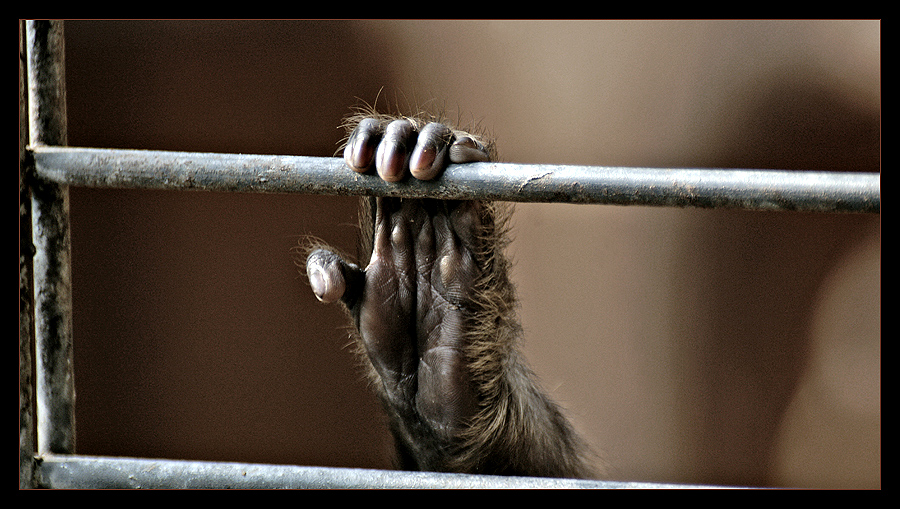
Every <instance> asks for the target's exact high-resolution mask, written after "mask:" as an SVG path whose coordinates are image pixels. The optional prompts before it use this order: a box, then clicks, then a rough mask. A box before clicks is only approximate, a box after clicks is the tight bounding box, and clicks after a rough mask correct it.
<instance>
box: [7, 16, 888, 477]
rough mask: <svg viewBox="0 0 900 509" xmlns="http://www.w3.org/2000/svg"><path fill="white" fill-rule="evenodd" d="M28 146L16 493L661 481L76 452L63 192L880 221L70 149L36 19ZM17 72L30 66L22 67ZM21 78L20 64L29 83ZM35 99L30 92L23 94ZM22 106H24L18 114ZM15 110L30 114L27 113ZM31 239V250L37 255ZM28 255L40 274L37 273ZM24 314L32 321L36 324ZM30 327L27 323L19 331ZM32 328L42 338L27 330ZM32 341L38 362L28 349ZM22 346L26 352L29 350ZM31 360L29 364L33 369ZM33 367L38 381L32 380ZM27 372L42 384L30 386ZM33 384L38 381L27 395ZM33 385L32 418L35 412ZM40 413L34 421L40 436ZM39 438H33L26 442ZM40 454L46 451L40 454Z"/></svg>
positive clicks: (848, 194)
mask: <svg viewBox="0 0 900 509" xmlns="http://www.w3.org/2000/svg"><path fill="white" fill-rule="evenodd" d="M24 32H25V33H26V37H25V41H24V42H23V45H24V46H25V49H24V53H25V54H26V55H27V58H26V59H25V62H24V67H25V68H26V69H25V71H24V74H25V76H24V77H20V79H21V80H23V81H25V82H27V86H22V85H20V101H24V100H26V99H27V101H28V102H27V104H28V112H27V117H28V121H29V122H28V125H29V129H28V135H29V138H30V139H29V140H28V142H27V145H28V146H27V148H26V147H25V144H26V143H25V142H23V141H20V164H21V169H20V189H21V190H22V191H21V193H20V194H21V196H22V197H24V198H20V200H21V199H24V200H26V201H28V202H29V203H28V204H26V203H24V202H23V203H22V204H21V205H23V208H21V210H22V212H21V213H22V215H23V217H24V216H27V215H30V216H31V219H32V221H31V223H30V224H31V232H30V233H31V237H28V236H27V235H26V233H23V236H22V238H21V239H20V256H21V260H23V261H22V262H21V266H20V267H24V268H20V276H21V281H22V282H21V283H20V286H21V288H31V287H32V286H33V288H34V291H33V294H32V296H33V303H30V302H26V301H28V300H29V297H28V295H26V294H27V293H28V292H20V293H23V295H24V296H23V297H22V302H21V303H20V310H24V312H27V313H32V312H33V316H26V317H24V321H23V318H21V317H20V393H19V394H20V415H21V418H20V487H47V488H87V487H115V488H153V487H159V488H195V487H210V488H225V487H238V488H275V487H280V488H291V487H293V488H301V487H306V488H462V487H467V488H531V487H540V488H651V487H666V488H669V487H676V486H673V485H665V484H663V485H660V484H652V483H621V482H603V481H577V480H564V479H534V478H509V477H495V476H477V475H460V474H436V473H427V472H416V473H412V472H388V471H378V470H362V469H339V468H320V467H295V466H277V465H251V464H240V463H212V462H196V461H172V460H152V459H132V458H101V457H86V456H75V455H74V452H75V451H74V450H75V421H74V373H73V369H72V330H71V283H70V274H69V265H70V261H69V249H70V240H69V218H68V186H73V185H75V186H90V187H116V188H139V189H184V190H188V189H197V190H210V191H234V192H268V193H308V194H332V195H378V196H405V197H432V198H439V199H488V200H504V201H518V202H564V203H597V204H619V205H629V204H631V205H655V206H674V207H706V208H744V209H756V210H791V211H818V212H864V213H880V211H881V196H880V175H879V174H877V173H874V174H858V173H825V172H787V171H765V170H721V169H652V168H610V167H587V166H558V165H516V164H501V163H477V164H469V165H457V166H452V167H450V168H449V169H448V170H447V171H446V172H445V174H444V175H443V177H442V178H441V179H439V180H437V181H434V182H420V181H416V180H414V179H409V180H407V181H405V182H401V183H397V184H386V183H384V182H382V181H381V180H380V179H378V178H377V177H374V176H364V175H358V174H355V173H353V172H350V171H347V169H346V168H345V167H344V165H343V162H342V161H341V160H340V159H337V158H316V157H295V156H263V155H239V154H208V153H184V152H161V151H138V150H111V149H86V148H71V147H66V146H65V145H66V105H65V77H64V62H63V53H64V52H63V34H62V24H61V23H59V22H48V21H27V22H25V23H24ZM20 69H21V68H20ZM22 72H23V71H21V70H20V75H21V73H22ZM25 96H27V97H25ZM20 111H21V109H20ZM20 114H22V113H21V112H20ZM31 244H33V246H34V247H33V251H32V247H31ZM32 260H33V276H32V274H30V273H28V269H29V268H30V267H31V264H30V262H31V261H32ZM29 318H32V319H33V325H32V322H31V321H29ZM23 324H24V325H23ZM32 329H33V330H32ZM30 342H33V343H34V349H35V359H33V360H32V359H31V358H30V353H29V352H30V346H29V343H30ZM23 345H24V346H23ZM32 362H33V363H34V365H32ZM32 370H33V371H34V375H35V376H34V377H32ZM32 378H34V379H36V381H35V380H32ZM32 384H33V387H32ZM32 389H33V391H34V394H35V399H36V401H37V403H36V405H35V406H36V412H35V414H34V416H32V407H31V406H32V402H31V394H32ZM32 417H34V421H35V423H34V426H33V428H32V424H31V422H32ZM32 434H34V435H36V437H37V440H36V443H37V445H36V446H35V445H34V442H33V441H32V440H31V435H32ZM35 452H36V453H37V456H35V455H34V453H35Z"/></svg>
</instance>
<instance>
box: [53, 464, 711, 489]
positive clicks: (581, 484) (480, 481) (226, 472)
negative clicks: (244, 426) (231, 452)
mask: <svg viewBox="0 0 900 509" xmlns="http://www.w3.org/2000/svg"><path fill="white" fill-rule="evenodd" d="M38 483H39V486H40V487H44V488H63V489H73V488H101V489H102V488H107V489H125V488H131V489H197V488H210V489H269V488H286V489H300V488H303V489H525V488H540V489H554V488H555V489H630V488H638V489H649V488H667V489H671V488H698V487H700V486H685V485H677V484H655V483H638V482H618V481H593V480H577V479H550V478H537V477H500V476H485V475H471V474H442V473H434V472H400V471H391V470H371V469H356V468H326V467H303V466H289V465H263V464H252V463H214V462H204V461H178V460H158V459H135V458H105V457H95V456H48V457H45V458H43V459H42V460H40V461H39V465H38ZM704 487H705V486H704Z"/></svg>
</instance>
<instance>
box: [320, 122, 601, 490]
mask: <svg viewBox="0 0 900 509" xmlns="http://www.w3.org/2000/svg"><path fill="white" fill-rule="evenodd" d="M348 132H349V134H348V139H347V144H346V147H345V150H344V158H345V161H346V163H347V165H348V166H350V167H351V168H352V169H353V170H354V171H357V172H360V173H366V172H370V171H373V170H374V172H376V173H377V175H378V176H379V177H380V178H382V179H384V180H385V181H388V182H395V181H399V180H402V179H404V178H407V176H408V175H412V176H413V177H414V178H420V179H433V178H437V177H438V176H439V175H440V174H441V172H442V171H443V170H444V169H445V168H446V166H447V165H448V164H450V163H456V164H462V163H467V162H477V161H489V160H493V158H494V157H495V156H494V150H493V145H492V144H491V143H487V142H485V141H484V139H483V138H481V137H479V136H477V135H474V134H470V133H467V132H463V131H460V130H457V129H454V128H452V127H450V126H449V125H447V124H445V123H442V122H439V121H435V119H426V120H423V119H418V118H410V117H400V118H389V117H385V116H378V115H374V114H371V115H368V116H363V117H357V118H355V119H353V120H352V121H351V123H350V125H349V126H348ZM364 203H366V204H368V206H366V207H364V208H363V211H364V212H366V213H364V214H362V215H361V221H360V226H361V233H362V236H363V238H362V242H361V245H362V246H363V252H362V253H361V259H360V264H359V266H357V265H354V264H352V263H348V262H346V261H344V260H343V259H342V258H340V257H339V256H337V255H336V254H334V253H332V252H331V251H329V250H327V249H316V250H313V251H312V252H311V253H310V254H309V256H308V259H307V273H308V275H309V279H310V285H311V287H312V289H313V292H314V293H315V294H316V296H317V297H318V298H319V299H320V300H322V301H323V302H336V301H341V302H342V303H343V304H344V305H345V306H346V309H347V310H348V312H349V314H350V316H351V319H352V320H353V322H354V324H355V326H356V327H355V329H356V333H357V334H356V336H357V340H358V344H359V345H360V351H361V352H362V353H363V355H364V356H365V358H366V360H367V361H368V362H367V363H368V364H369V366H370V367H371V370H370V371H371V375H372V378H373V381H374V384H375V386H376V387H377V388H378V389H379V392H380V395H381V397H382V400H383V402H384V406H385V410H386V411H387V413H388V416H389V418H390V422H391V429H392V432H393V433H394V436H395V438H396V441H397V449H398V453H399V454H398V455H399V457H400V459H401V465H400V466H401V467H402V468H405V469H413V470H432V471H452V472H471V473H484V474H501V475H535V476H554V477H589V476H591V470H590V469H589V468H588V466H587V462H586V461H585V457H584V452H585V449H584V447H583V446H582V444H581V442H580V440H579V438H578V437H577V436H576V434H575V433H574V432H573V430H572V428H571V426H570V425H569V423H568V421H567V420H566V419H565V418H564V417H563V415H562V413H561V412H560V410H559V409H558V408H557V406H556V405H555V404H554V403H552V402H551V401H550V400H549V398H547V397H546V395H545V394H544V393H543V392H542V391H541V389H540V388H539V386H538V384H537V383H536V381H535V377H534V376H533V375H532V374H531V371H530V370H529V369H528V367H527V365H526V364H525V362H524V360H523V359H522V358H521V356H520V354H519V350H518V342H519V340H520V337H521V328H520V326H519V323H518V319H517V316H516V299H515V292H514V288H513V285H512V283H511V281H510V280H509V271H510V263H509V261H508V260H507V258H506V256H505V254H504V248H505V246H506V244H507V240H506V239H507V236H506V221H507V219H508V209H507V208H506V207H504V206H501V205H498V204H495V203H489V202H481V201H450V200H447V201H444V200H430V199H400V198H374V199H373V198H365V199H364Z"/></svg>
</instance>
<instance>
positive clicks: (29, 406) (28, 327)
mask: <svg viewBox="0 0 900 509" xmlns="http://www.w3.org/2000/svg"><path fill="white" fill-rule="evenodd" d="M25 81H26V80H25V23H24V22H22V21H20V22H19V489H23V488H33V487H35V485H34V482H33V480H34V451H35V445H34V366H33V362H34V356H33V355H32V352H31V348H32V346H33V345H34V325H33V324H34V285H33V284H32V274H33V271H32V263H31V261H32V257H33V256H34V251H33V249H32V242H31V198H30V193H29V190H28V186H27V185H26V181H27V178H26V175H30V174H32V173H33V172H34V160H33V158H31V157H30V153H29V152H28V150H27V146H28V99H27V94H26V93H25Z"/></svg>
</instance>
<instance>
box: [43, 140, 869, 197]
mask: <svg viewBox="0 0 900 509" xmlns="http://www.w3.org/2000/svg"><path fill="white" fill-rule="evenodd" d="M34 155H35V162H36V166H37V172H38V174H39V175H40V176H41V177H42V178H45V179H48V180H50V181H53V182H57V183H60V184H68V185H74V186H88V187H118V188H142V189H198V190H208V191H237V192H263V193H306V194H331V195H364V194H365V195H376V196H403V197H410V198H421V197H432V198H440V199H485V200H501V201H513V202H560V203H595V204H614V205H654V206H668V207H703V208H743V209H757V210H790V211H817V212H868V213H878V212H880V211H881V192H880V189H881V186H880V175H879V174H877V173H849V172H848V173H836V172H806V171H778V170H724V169H655V168H616V167H604V166H569V165H546V164H542V165H522V164H511V163H472V164H464V165H453V166H451V167H450V168H448V169H447V171H446V172H445V173H444V175H442V176H441V177H440V178H439V179H437V180H435V181H431V182H423V181H418V180H416V179H413V178H407V179H406V180H404V181H402V182H399V183H386V182H383V181H382V180H381V179H379V178H377V177H376V176H374V175H360V174H357V173H354V172H352V171H350V170H349V169H347V168H346V167H345V166H344V164H343V161H342V160H341V159H339V158H330V157H303V156H274V155H246V154H213V153H191V152H165V151H150V150H112V149H90V148H65V147H36V148H35V154H34Z"/></svg>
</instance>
